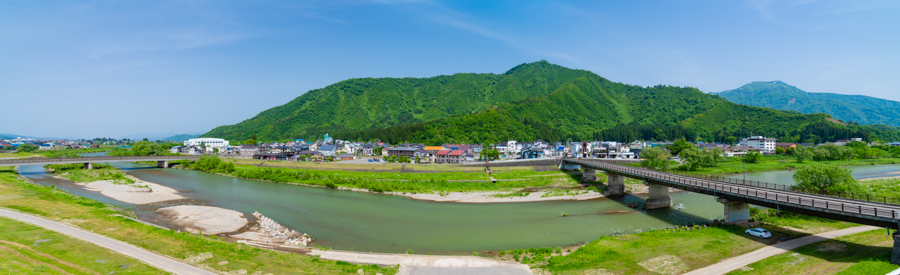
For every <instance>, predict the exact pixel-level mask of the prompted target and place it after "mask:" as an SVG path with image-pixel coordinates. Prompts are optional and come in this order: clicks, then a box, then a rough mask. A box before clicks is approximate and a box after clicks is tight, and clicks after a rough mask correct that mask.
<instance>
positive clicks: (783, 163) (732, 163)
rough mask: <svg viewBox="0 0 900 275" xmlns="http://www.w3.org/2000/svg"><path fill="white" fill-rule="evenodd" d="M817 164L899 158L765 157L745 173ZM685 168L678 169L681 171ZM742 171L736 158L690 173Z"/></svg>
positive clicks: (891, 161)
mask: <svg viewBox="0 0 900 275" xmlns="http://www.w3.org/2000/svg"><path fill="white" fill-rule="evenodd" d="M818 163H830V164H835V165H838V166H866V165H882V164H900V158H871V159H869V158H867V159H852V160H829V161H806V162H802V163H799V162H797V161H796V160H795V159H794V158H792V157H790V156H780V155H766V156H764V157H762V158H760V162H759V163H747V167H746V169H747V170H746V171H747V172H748V173H749V172H765V171H778V170H788V169H798V168H801V167H806V166H810V165H816V164H818ZM684 168H686V167H678V169H680V170H683V169H684ZM743 171H744V166H743V163H741V159H740V158H737V157H732V158H725V161H723V162H720V163H718V164H717V165H716V166H715V167H703V169H702V170H700V171H692V173H698V174H704V175H732V174H740V173H742V172H743Z"/></svg>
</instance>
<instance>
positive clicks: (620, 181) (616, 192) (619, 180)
mask: <svg viewBox="0 0 900 275" xmlns="http://www.w3.org/2000/svg"><path fill="white" fill-rule="evenodd" d="M606 177H607V178H609V180H607V183H606V191H607V195H608V196H621V195H625V176H622V175H617V174H613V173H610V172H606Z"/></svg>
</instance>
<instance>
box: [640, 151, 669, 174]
mask: <svg viewBox="0 0 900 275" xmlns="http://www.w3.org/2000/svg"><path fill="white" fill-rule="evenodd" d="M669 157H671V155H670V154H669V151H666V150H664V149H662V148H659V147H654V148H650V149H647V150H643V151H641V158H643V160H642V161H641V167H646V168H650V169H657V170H662V169H665V168H666V166H667V165H668V163H669Z"/></svg>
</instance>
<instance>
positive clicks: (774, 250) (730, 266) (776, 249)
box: [684, 226, 879, 275]
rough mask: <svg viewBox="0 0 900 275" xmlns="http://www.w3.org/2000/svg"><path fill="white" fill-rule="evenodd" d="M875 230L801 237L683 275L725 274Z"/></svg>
mask: <svg viewBox="0 0 900 275" xmlns="http://www.w3.org/2000/svg"><path fill="white" fill-rule="evenodd" d="M875 229H879V228H878V227H874V226H857V227H851V228H847V229H841V230H835V231H829V232H825V233H819V234H815V235H811V236H806V237H802V238H798V239H793V240H790V241H786V242H782V243H777V244H775V245H772V246H766V247H763V248H760V249H757V250H756V251H753V252H750V253H747V254H744V255H740V256H737V257H734V258H730V259H726V260H724V261H721V262H719V263H717V264H714V265H711V266H707V267H704V268H701V269H697V270H694V271H691V272H688V273H685V274H684V275H717V274H725V273H728V272H730V271H732V270H735V269H738V268H741V267H742V266H746V265H748V264H752V263H755V262H758V261H760V260H762V259H765V258H768V257H772V256H775V255H778V254H781V253H784V252H787V251H788V250H792V249H794V248H798V247H801V246H804V245H808V244H812V243H816V242H821V241H824V240H829V239H833V238H837V237H840V236H844V235H850V234H855V233H860V232H865V231H870V230H875Z"/></svg>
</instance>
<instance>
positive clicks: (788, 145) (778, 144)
mask: <svg viewBox="0 0 900 275" xmlns="http://www.w3.org/2000/svg"><path fill="white" fill-rule="evenodd" d="M775 147H776V148H781V149H785V150H787V148H797V144H796V143H793V142H776V143H775Z"/></svg>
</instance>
